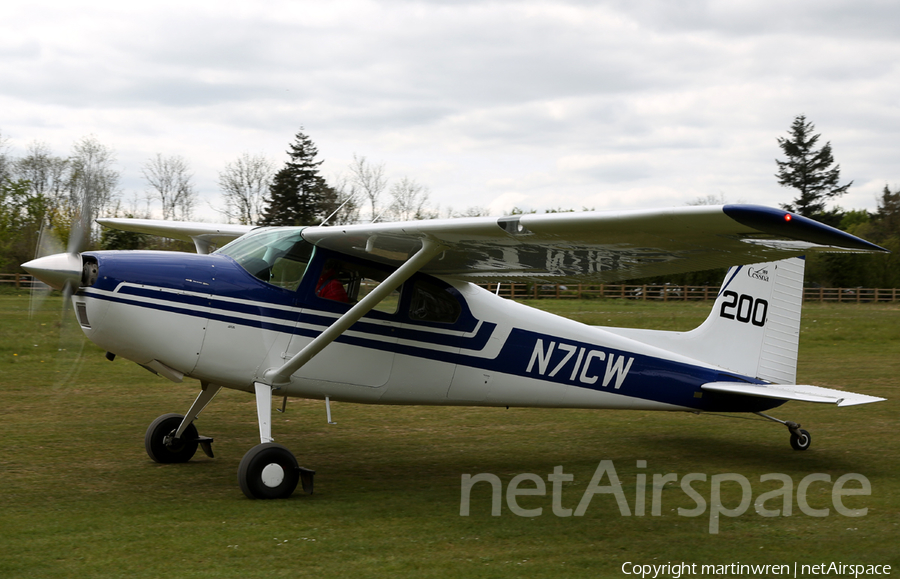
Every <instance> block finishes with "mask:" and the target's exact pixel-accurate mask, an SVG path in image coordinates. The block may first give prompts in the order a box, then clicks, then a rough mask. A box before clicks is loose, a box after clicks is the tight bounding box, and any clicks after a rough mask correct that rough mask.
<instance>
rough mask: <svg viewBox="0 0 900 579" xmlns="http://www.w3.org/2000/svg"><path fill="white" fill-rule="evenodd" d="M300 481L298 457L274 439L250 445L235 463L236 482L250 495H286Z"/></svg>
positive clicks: (254, 496) (251, 496) (263, 497)
mask: <svg viewBox="0 0 900 579" xmlns="http://www.w3.org/2000/svg"><path fill="white" fill-rule="evenodd" d="M299 481H300V470H299V465H298V464H297V459H296V458H294V455H293V454H291V451H289V450H288V449H286V448H285V447H283V446H281V445H280V444H277V443H274V442H267V443H264V444H260V445H258V446H254V447H253V448H251V449H250V450H249V451H248V452H247V454H245V455H244V458H242V459H241V465H240V466H239V467H238V483H239V484H240V485H241V490H242V491H244V494H245V495H247V498H249V499H286V498H288V497H289V496H291V494H293V492H294V489H296V488H297V483H298V482H299Z"/></svg>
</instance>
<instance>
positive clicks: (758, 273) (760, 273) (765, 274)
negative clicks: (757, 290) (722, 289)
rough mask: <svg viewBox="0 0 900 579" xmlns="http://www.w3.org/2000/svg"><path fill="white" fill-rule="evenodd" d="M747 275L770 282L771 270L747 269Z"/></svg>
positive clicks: (761, 268) (764, 268) (766, 268)
mask: <svg viewBox="0 0 900 579" xmlns="http://www.w3.org/2000/svg"><path fill="white" fill-rule="evenodd" d="M747 275H748V276H750V277H752V278H753V279H758V280H759V281H765V282H767V281H769V268H768V267H760V268H753V267H748V268H747Z"/></svg>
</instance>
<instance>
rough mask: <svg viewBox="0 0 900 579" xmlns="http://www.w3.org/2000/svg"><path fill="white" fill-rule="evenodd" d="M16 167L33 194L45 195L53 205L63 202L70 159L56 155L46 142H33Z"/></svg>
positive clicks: (19, 175) (18, 174) (17, 173)
mask: <svg viewBox="0 0 900 579" xmlns="http://www.w3.org/2000/svg"><path fill="white" fill-rule="evenodd" d="M14 167H15V173H16V176H17V177H18V178H19V179H25V180H27V181H28V183H29V186H30V187H31V191H32V194H34V195H40V196H43V197H45V198H46V199H47V203H48V204H49V205H50V206H51V207H56V206H57V205H59V204H60V203H61V202H62V200H63V199H64V197H65V195H66V184H67V182H68V181H69V175H68V171H69V170H70V160H69V159H65V158H63V157H57V156H55V155H54V154H53V152H52V151H51V150H50V147H49V146H48V145H47V144H46V143H39V142H33V143H31V144H30V145H29V146H28V151H27V153H26V155H25V156H24V157H22V158H21V159H18V160H16V162H15V165H14Z"/></svg>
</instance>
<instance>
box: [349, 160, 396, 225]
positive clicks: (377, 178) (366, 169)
mask: <svg viewBox="0 0 900 579" xmlns="http://www.w3.org/2000/svg"><path fill="white" fill-rule="evenodd" d="M350 174H351V178H350V179H351V184H352V188H353V189H355V190H356V191H359V192H360V193H361V194H362V195H364V196H365V197H366V198H367V199H368V200H369V207H370V208H371V211H372V215H371V217H370V219H371V220H372V221H375V219H376V218H377V217H378V214H377V213H375V207H376V205H377V203H378V198H379V197H380V196H381V193H382V192H383V191H384V190H385V188H386V187H387V179H385V177H384V163H382V164H380V165H373V164H371V163H369V162H368V161H367V160H366V158H365V157H358V156H356V154H355V153H354V154H353V163H351V164H350Z"/></svg>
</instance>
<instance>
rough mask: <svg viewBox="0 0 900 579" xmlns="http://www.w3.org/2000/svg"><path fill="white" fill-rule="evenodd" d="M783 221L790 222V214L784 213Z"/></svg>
mask: <svg viewBox="0 0 900 579" xmlns="http://www.w3.org/2000/svg"><path fill="white" fill-rule="evenodd" d="M784 220H785V221H790V220H791V214H790V213H785V214H784Z"/></svg>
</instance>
